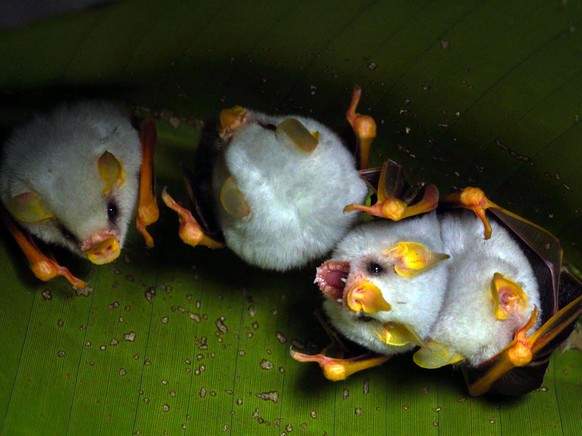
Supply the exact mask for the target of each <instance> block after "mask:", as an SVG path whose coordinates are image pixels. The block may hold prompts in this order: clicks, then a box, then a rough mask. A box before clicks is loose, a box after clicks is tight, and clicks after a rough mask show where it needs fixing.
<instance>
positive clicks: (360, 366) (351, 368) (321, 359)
mask: <svg viewBox="0 0 582 436" xmlns="http://www.w3.org/2000/svg"><path fill="white" fill-rule="evenodd" d="M290 354H291V357H292V358H293V359H294V360H296V361H298V362H302V363H303V362H315V363H317V364H318V365H319V366H320V367H321V369H322V371H323V375H324V376H325V378H327V379H328V380H331V381H340V380H345V379H346V378H348V377H349V376H350V375H352V374H354V373H356V372H359V371H363V370H365V369H368V368H373V367H375V366H380V365H382V364H383V363H384V362H386V361H387V360H388V359H390V356H378V355H373V354H370V353H367V354H363V355H361V356H357V357H352V358H350V359H340V358H335V357H328V356H326V355H324V354H305V353H300V352H298V351H295V350H293V349H291V350H290Z"/></svg>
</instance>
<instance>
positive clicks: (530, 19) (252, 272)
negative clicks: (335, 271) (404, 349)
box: [0, 0, 582, 435]
mask: <svg viewBox="0 0 582 436" xmlns="http://www.w3.org/2000/svg"><path fill="white" fill-rule="evenodd" d="M581 6H582V5H581V3H580V2H579V1H514V2H505V1H487V2H485V1H482V2H478V1H443V2H434V1H420V0H419V1H385V2H372V1H343V2H330V1H320V2H290V1H278V2H266V1H264V2H253V3H252V4H251V3H249V2H175V3H172V2H170V3H168V2H164V3H162V2H119V3H111V4H108V5H105V6H102V7H99V8H95V9H90V10H87V11H84V12H79V13H74V14H71V15H65V16H61V17H57V18H53V19H47V20H43V21H37V22H33V23H30V24H28V25H26V26H25V27H21V28H17V29H12V30H5V31H3V32H1V33H0V59H2V62H1V63H2V68H1V69H0V89H1V92H2V97H3V98H2V100H1V101H0V111H1V117H0V126H1V128H2V129H3V130H6V129H8V128H9V127H11V126H12V125H13V124H14V123H16V122H17V121H20V120H22V119H24V118H25V117H26V116H27V115H28V114H30V113H31V112H32V111H34V110H37V109H39V108H46V107H48V106H50V105H51V104H53V103H54V102H56V101H57V100H61V99H63V98H74V97H83V96H100V97H112V98H118V99H121V100H126V101H129V102H131V103H133V104H136V105H139V106H143V107H145V108H147V109H150V110H154V111H158V112H156V113H159V111H161V114H162V115H161V116H160V117H158V118H159V121H158V127H159V129H160V132H159V147H158V149H157V151H156V170H157V176H158V187H162V186H164V185H168V186H169V188H170V190H171V192H172V193H173V194H174V195H175V196H176V197H178V198H180V197H182V198H184V195H185V194H184V192H183V188H182V185H181V180H180V174H179V169H178V168H179V166H178V165H179V163H180V162H184V163H186V164H188V163H189V164H191V163H192V162H193V161H194V151H195V146H196V143H197V141H198V135H199V126H200V123H199V122H198V121H199V120H200V119H205V118H208V117H213V116H214V117H215V116H216V115H217V113H218V111H219V110H220V109H221V108H224V107H230V106H234V105H237V104H240V105H245V106H249V107H253V108H257V109H259V110H263V111H266V112H280V113H285V112H287V113H292V112H294V113H300V114H306V115H311V116H314V117H316V118H318V119H321V120H322V121H324V122H325V123H327V124H329V125H330V126H332V127H334V128H336V129H338V130H339V131H340V132H342V133H343V134H344V135H345V137H346V140H347V141H350V142H351V141H353V139H352V134H351V132H350V130H349V127H348V126H347V123H346V121H345V118H344V113H345V110H346V109H347V105H348V103H349V100H350V97H351V89H352V87H353V85H354V84H355V83H359V84H360V85H361V86H362V87H363V89H364V96H363V100H362V105H361V107H360V111H361V112H366V113H370V114H372V115H373V116H374V117H375V118H376V120H377V121H378V122H379V132H378V134H379V137H378V140H377V141H376V148H375V150H374V152H373V156H372V160H373V162H372V163H373V164H377V163H379V162H381V161H382V160H384V159H386V158H388V157H389V158H392V159H395V160H397V161H399V162H400V163H402V164H403V165H405V167H406V169H407V173H408V175H409V176H410V177H411V178H412V179H415V180H425V181H431V182H434V183H436V184H437V185H438V186H439V188H440V189H441V191H442V192H447V191H449V190H450V189H452V188H453V187H462V186H466V185H478V186H480V187H482V188H484V190H485V191H486V192H487V193H488V194H489V195H490V197H492V198H493V199H494V200H495V201H496V202H497V203H499V204H501V205H503V206H504V207H507V208H509V209H511V210H513V211H515V212H517V213H520V214H522V215H524V216H525V217H527V218H528V219H530V220H532V221H534V222H537V223H539V224H540V225H543V226H545V227H547V228H549V229H550V230H551V231H553V232H554V233H555V234H557V235H558V236H559V237H560V238H561V240H562V242H563V244H564V248H565V252H566V258H567V259H568V260H569V261H570V262H571V263H572V264H573V265H574V266H576V267H578V268H581V267H582V250H581V248H580V236H579V235H580V234H581V233H582V220H581V219H580V216H581V214H582V195H581V190H582V171H581V170H582V167H581V162H582V148H581V147H580V145H579V138H580V136H581V133H582V128H581V125H580V112H581V104H582V100H581V97H580V96H581V95H582V92H581V91H582V89H581V87H582V85H581V83H582V81H581V80H580V76H581V74H582V56H581V50H582V34H581V32H580V28H581V26H582V8H581ZM170 115H173V116H175V117H177V118H173V119H171V121H172V123H170V122H169V120H170ZM176 121H180V125H179V127H178V128H175V127H172V124H173V125H174V126H175V125H176ZM161 212H162V216H161V220H160V222H159V223H158V224H156V225H155V226H153V227H152V232H153V235H154V238H155V240H156V247H155V248H154V249H153V250H146V249H145V248H144V245H143V242H142V241H141V240H140V239H139V237H138V235H137V234H136V232H133V233H132V235H130V238H129V241H128V244H127V246H126V248H125V249H124V254H123V255H122V258H121V259H120V260H118V261H117V262H116V263H115V264H113V265H105V266H101V267H92V268H90V267H89V266H88V265H87V264H86V263H84V262H83V261H81V260H77V259H74V258H73V257H71V256H68V255H67V254H64V253H59V254H58V255H59V260H61V261H62V263H63V264H65V265H67V266H69V267H70V268H71V269H72V270H73V271H74V272H75V273H78V274H79V275H80V276H81V277H83V278H84V279H87V280H89V281H90V282H91V285H92V286H93V287H94V289H95V292H94V293H93V294H92V295H91V296H89V297H86V298H82V297H73V291H72V290H71V289H70V288H69V287H68V286H67V285H66V283H64V282H63V281H61V280H55V281H52V282H50V283H46V284H44V283H39V282H38V281H36V280H35V279H34V278H33V277H32V274H31V272H30V271H29V270H28V269H27V267H26V261H25V259H24V258H23V256H22V255H21V254H20V252H19V251H18V250H17V247H16V245H15V244H14V242H13V241H12V239H11V237H10V235H9V234H8V233H7V232H6V231H5V230H2V231H0V262H1V263H0V268H1V271H0V274H1V277H2V279H3V285H2V291H1V292H0V350H2V359H1V362H0V433H1V434H7V435H8V434H39V433H43V434H103V433H108V434H130V433H136V434H160V433H163V432H167V433H169V434H175V433H178V432H185V433H188V434H199V433H201V432H207V433H210V434H215V433H221V432H225V433H231V434H244V433H253V434H263V433H264V434H281V433H290V432H294V433H307V434H324V433H327V434H364V433H365V434H393V433H396V434H427V433H434V434H436V433H440V432H444V433H453V432H454V433H459V434H469V433H479V434H481V433H487V434H493V433H502V432H503V433H508V434H511V433H518V432H519V433H531V434H571V435H573V434H578V432H579V422H580V420H581V419H582V412H581V411H580V407H579V394H580V388H581V383H582V369H581V368H582V365H580V363H581V356H580V352H579V351H577V350H571V351H568V352H565V353H563V354H560V353H559V352H558V353H555V355H554V356H553V358H552V360H551V363H550V367H549V370H548V373H547V375H546V378H545V382H544V387H543V388H542V389H540V390H539V391H536V392H533V393H531V394H529V395H526V396H524V397H521V398H518V399H515V400H498V399H485V398H471V397H469V396H468V395H467V393H466V389H465V386H464V383H463V381H462V377H461V376H460V374H459V373H458V372H454V371H453V370H451V369H450V368H444V369H441V370H435V371H428V370H422V369H420V368H416V367H415V366H414V365H413V364H412V362H411V360H410V358H409V356H404V357H400V358H396V359H393V360H392V361H389V362H388V363H387V364H385V365H384V366H383V367H380V368H376V369H373V370H369V371H366V372H363V373H361V374H356V375H354V376H353V377H351V378H350V379H348V380H347V381H345V382H337V383H331V382H328V381H327V380H325V379H323V377H322V375H321V373H320V371H319V368H318V367H317V366H315V365H303V364H299V363H297V362H295V361H293V360H292V359H291V358H290V357H289V354H288V350H289V347H290V346H291V345H292V344H295V346H297V345H298V344H305V343H308V344H310V346H311V349H313V350H317V349H319V348H322V347H323V346H325V345H327V342H328V339H327V338H326V336H325V333H324V332H323V330H322V328H321V327H320V326H319V324H318V322H317V321H316V319H315V317H314V316H312V313H313V311H314V310H315V309H316V308H317V307H318V306H319V305H320V303H321V301H320V296H319V293H318V291H317V289H316V288H315V287H314V286H313V285H312V284H311V282H312V280H313V271H314V270H313V266H311V267H309V268H305V269H304V270H302V271H299V272H294V273H287V274H276V273H266V272H262V271H259V270H257V269H255V268H251V267H249V266H247V265H245V264H243V263H242V262H241V261H239V260H238V259H236V258H235V256H234V255H232V254H231V253H229V252H228V251H226V250H223V251H210V250H206V249H205V248H198V249H192V248H190V247H187V246H185V245H183V244H182V243H181V241H180V240H179V239H178V237H177V220H176V217H175V215H173V214H172V213H170V211H168V210H167V209H165V208H162V211H161ZM152 291H155V296H152V294H153V292H152Z"/></svg>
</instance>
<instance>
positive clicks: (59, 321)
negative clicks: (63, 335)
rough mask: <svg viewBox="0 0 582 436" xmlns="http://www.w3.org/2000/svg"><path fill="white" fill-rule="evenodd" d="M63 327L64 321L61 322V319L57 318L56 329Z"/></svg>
mask: <svg viewBox="0 0 582 436" xmlns="http://www.w3.org/2000/svg"><path fill="white" fill-rule="evenodd" d="M64 325H65V321H64V320H62V319H61V318H59V319H58V320H57V327H62V326H64Z"/></svg>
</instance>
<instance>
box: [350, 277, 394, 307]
mask: <svg viewBox="0 0 582 436" xmlns="http://www.w3.org/2000/svg"><path fill="white" fill-rule="evenodd" d="M344 298H345V303H346V305H347V306H348V307H349V308H350V309H351V310H352V311H354V312H364V313H376V312H387V311H390V310H392V306H390V303H388V302H387V301H386V300H384V297H383V296H382V292H381V291H380V289H379V288H378V287H377V286H376V285H375V284H373V283H370V282H360V283H357V284H355V285H354V286H352V287H351V288H350V289H349V290H348V292H346V295H345V297H344Z"/></svg>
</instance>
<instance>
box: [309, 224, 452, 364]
mask: <svg viewBox="0 0 582 436" xmlns="http://www.w3.org/2000/svg"><path fill="white" fill-rule="evenodd" d="M411 235H415V237H414V240H411ZM441 246H442V243H441V240H440V230H439V226H438V222H437V220H436V217H435V216H434V214H428V215H426V216H423V217H421V218H417V219H412V220H407V221H403V222H400V223H390V222H376V223H369V224H365V225H361V226H359V227H357V228H356V229H354V230H353V231H352V232H350V233H349V234H348V235H347V236H346V238H344V239H343V240H342V242H341V243H340V244H339V246H338V248H337V249H336V251H335V252H334V254H333V259H332V260H329V261H327V262H325V263H324V264H323V265H321V266H320V267H319V268H318V270H317V275H316V279H315V283H316V284H317V285H318V286H319V288H320V289H321V291H322V292H323V294H324V295H325V297H326V301H325V302H324V308H325V310H326V312H327V313H328V315H329V317H330V319H331V322H332V323H333V324H334V327H335V328H336V329H337V330H339V331H340V332H341V333H342V334H344V335H345V336H346V337H348V338H349V339H351V340H353V341H354V342H357V343H359V344H361V345H363V346H365V347H366V348H369V349H371V350H374V351H376V352H380V353H384V354H394V353H397V352H401V351H407V350H409V349H410V348H412V347H413V346H414V345H420V344H422V343H423V342H424V339H425V338H426V337H427V335H428V334H429V332H430V329H431V327H432V326H433V324H434V323H435V321H436V319H437V316H438V313H439V311H440V309H441V306H442V304H443V301H444V295H445V290H446V285H447V268H446V266H445V263H446V259H447V258H448V256H447V255H444V254H441V253H439V252H438V251H437V250H440V249H441ZM441 261H444V262H443V264H441V265H439V263H441Z"/></svg>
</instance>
